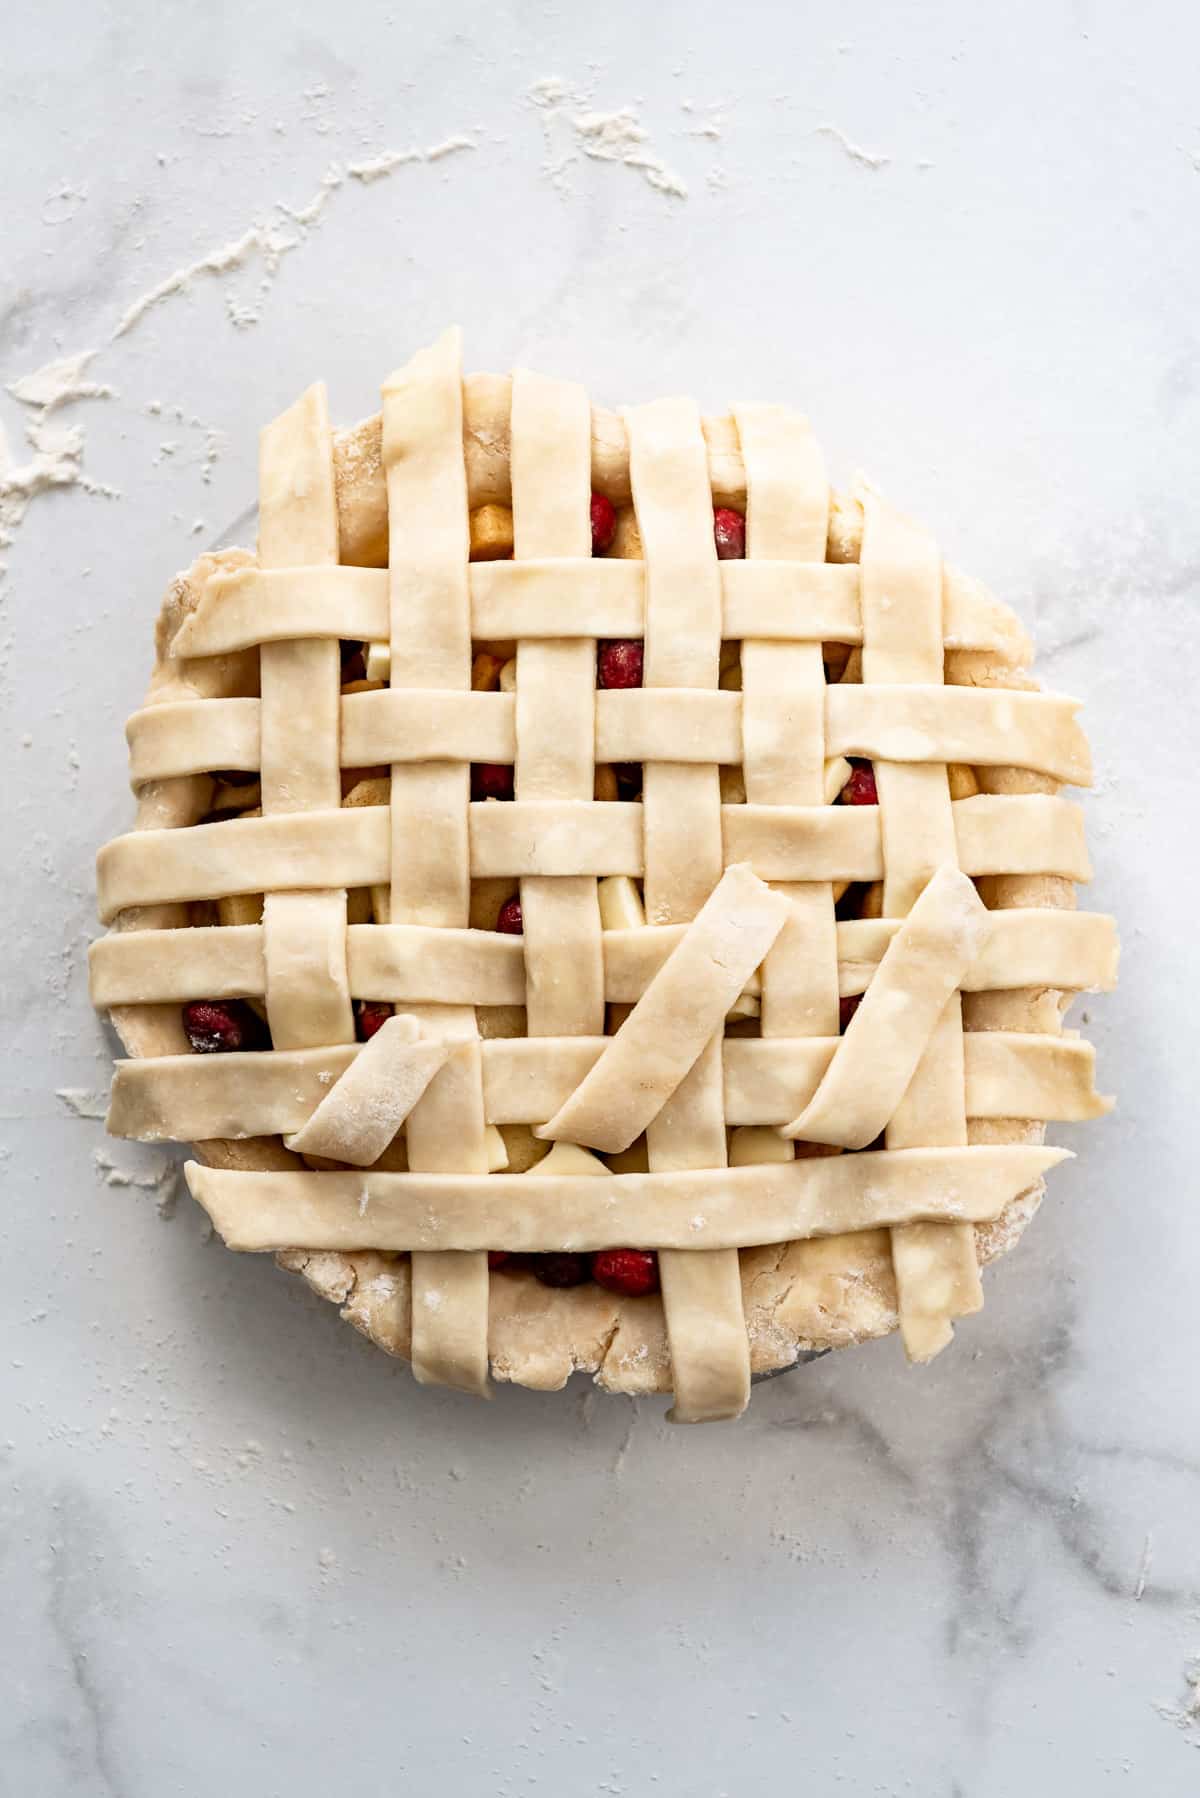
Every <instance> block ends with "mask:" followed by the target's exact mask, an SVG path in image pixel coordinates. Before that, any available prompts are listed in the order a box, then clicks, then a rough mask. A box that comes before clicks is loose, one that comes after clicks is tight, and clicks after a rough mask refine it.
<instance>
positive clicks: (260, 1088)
mask: <svg viewBox="0 0 1200 1798" xmlns="http://www.w3.org/2000/svg"><path fill="white" fill-rule="evenodd" d="M612 1041H613V1039H612V1038H611V1037H603V1036H582V1037H522V1038H516V1039H512V1040H503V1039H502V1040H498V1041H494V1042H485V1043H484V1044H483V1045H482V1058H483V1102H484V1111H485V1114H486V1117H487V1121H488V1122H489V1123H491V1124H541V1123H544V1122H545V1121H546V1119H547V1118H549V1117H551V1116H552V1115H553V1114H554V1112H556V1111H557V1110H558V1108H559V1106H560V1105H562V1104H563V1103H564V1102H565V1101H566V1100H567V1099H568V1098H569V1097H570V1095H571V1094H572V1093H573V1092H574V1091H575V1089H576V1087H578V1086H579V1084H580V1083H581V1082H582V1081H583V1080H584V1078H585V1077H586V1076H587V1074H588V1073H589V1072H590V1071H591V1069H592V1067H593V1065H594V1064H595V1062H596V1061H597V1060H598V1058H599V1056H600V1054H601V1053H602V1051H603V1050H604V1048H605V1047H606V1046H607V1045H608V1044H609V1043H611V1042H612ZM839 1041H840V1038H838V1037H763V1038H757V1037H746V1038H738V1037H731V1038H729V1039H728V1040H727V1041H726V1042H725V1045H724V1050H723V1068H724V1096H725V1120H726V1123H728V1124H729V1125H731V1126H732V1125H737V1124H770V1125H774V1126H776V1127H778V1126H779V1125H782V1124H785V1123H787V1121H788V1119H789V1118H792V1117H794V1116H795V1114H796V1112H797V1111H798V1110H799V1108H800V1107H801V1106H802V1105H804V1104H807V1102H808V1100H809V1099H810V1098H811V1096H812V1094H813V1093H814V1092H815V1091H816V1088H817V1084H818V1082H819V1081H820V1079H821V1076H822V1075H823V1074H824V1072H825V1069H826V1068H827V1067H828V1065H829V1061H830V1058H831V1056H832V1055H833V1052H834V1050H835V1049H836V1048H837V1045H838V1042H839ZM965 1047H966V1108H967V1114H968V1116H970V1117H986V1118H992V1117H1028V1118H1035V1119H1038V1120H1040V1121H1042V1122H1046V1123H1049V1122H1058V1123H1064V1122H1065V1123H1074V1122H1078V1121H1079V1120H1081V1119H1083V1118H1088V1117H1096V1116H1099V1115H1100V1113H1101V1112H1103V1111H1106V1110H1107V1109H1108V1106H1107V1103H1106V1101H1104V1100H1103V1099H1102V1098H1100V1096H1099V1095H1098V1094H1097V1093H1096V1091H1095V1086H1094V1076H1095V1051H1094V1049H1093V1048H1092V1046H1091V1044H1090V1043H1086V1042H1083V1041H1082V1040H1081V1039H1080V1038H1078V1037H1075V1036H1070V1035H1068V1036H1061V1037H1058V1036H1038V1035H1033V1034H1030V1035H1024V1034H1021V1035H1018V1034H1016V1033H1014V1032H1008V1031H977V1032H968V1033H967V1036H966V1038H965ZM357 1053H358V1046H357V1045H356V1044H353V1043H347V1044H337V1045H335V1046H333V1047H330V1048H328V1049H289V1050H282V1049H279V1050H275V1051H274V1052H273V1053H271V1054H262V1055H253V1054H238V1055H202V1056H196V1055H170V1056H162V1057H159V1058H157V1059H145V1060H140V1061H119V1062H118V1063H117V1064H116V1071H115V1073H114V1076H113V1088H112V1109H111V1111H110V1114H109V1120H108V1127H109V1129H110V1130H111V1131H112V1133H113V1135H114V1136H123V1137H129V1138H132V1139H134V1140H136V1141H139V1142H169V1141H176V1140H178V1141H181V1142H197V1141H204V1140H206V1139H208V1138H211V1137H225V1138H229V1139H231V1140H244V1139H245V1138H247V1137H253V1136H279V1135H291V1134H292V1133H293V1132H295V1131H297V1130H300V1129H302V1128H303V1126H304V1125H305V1124H306V1123H307V1122H308V1120H309V1118H310V1117H311V1116H312V1114H313V1112H314V1111H315V1110H316V1108H317V1106H318V1105H319V1104H320V1102H321V1100H322V1099H323V1098H324V1097H325V1095H326V1093H328V1092H329V1090H330V1088H331V1086H332V1085H333V1083H334V1082H335V1081H336V1080H337V1079H338V1077H339V1076H340V1075H341V1074H342V1073H344V1072H345V1070H346V1068H347V1067H349V1065H350V1063H351V1062H352V1061H353V1060H354V1058H355V1056H356V1054H357Z"/></svg>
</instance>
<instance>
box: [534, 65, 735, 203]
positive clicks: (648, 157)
mask: <svg viewBox="0 0 1200 1798" xmlns="http://www.w3.org/2000/svg"><path fill="white" fill-rule="evenodd" d="M526 97H527V98H528V100H529V101H530V103H531V104H532V105H533V106H535V107H536V108H537V109H538V111H539V112H540V113H541V114H542V133H543V136H544V137H545V140H546V161H545V163H544V164H543V172H544V173H545V174H547V175H549V177H550V179H551V181H552V182H553V183H554V185H555V186H556V187H557V188H558V189H559V191H560V192H562V193H567V192H569V191H570V189H569V187H568V185H567V183H566V171H567V169H568V168H569V167H570V165H571V164H572V163H573V162H577V161H578V159H579V154H580V153H581V152H582V154H583V155H584V156H588V157H590V158H591V159H592V161H593V162H617V163H622V164H623V165H624V166H625V167H626V168H630V169H634V170H636V171H637V173H638V174H639V175H640V176H641V177H642V179H643V180H644V181H645V182H646V183H647V184H648V185H649V186H650V187H652V188H654V189H655V191H656V192H657V193H660V194H666V195H667V196H668V197H669V198H670V199H673V200H686V199H687V197H688V190H687V185H686V183H685V182H684V180H683V178H682V177H681V176H680V175H677V174H676V173H675V171H674V169H670V168H668V167H667V165H666V163H665V162H663V160H662V158H661V157H660V156H658V155H657V154H656V153H655V152H654V150H653V149H652V148H651V147H650V143H649V133H648V132H647V131H646V129H645V127H644V126H643V124H642V122H641V120H640V119H639V117H638V115H637V113H636V112H635V110H634V108H633V107H632V106H622V107H620V108H619V109H618V110H617V111H616V112H598V111H596V110H595V109H594V108H593V107H592V105H591V101H590V99H589V98H588V96H587V95H586V94H582V93H573V92H572V91H571V89H569V88H568V87H567V85H566V83H565V82H564V81H562V80H561V79H560V78H559V77H558V76H557V75H547V76H543V78H542V79H541V80H540V81H535V82H534V83H533V85H532V86H531V87H530V88H529V90H528V94H527V96H526ZM719 129H720V128H719V126H713V127H712V129H711V131H705V133H704V135H705V136H710V135H714V134H715V135H719Z"/></svg>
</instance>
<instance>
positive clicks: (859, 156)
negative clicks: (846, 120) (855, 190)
mask: <svg viewBox="0 0 1200 1798" xmlns="http://www.w3.org/2000/svg"><path fill="white" fill-rule="evenodd" d="M813 136H814V137H831V138H832V139H833V141H834V143H835V144H838V145H840V147H841V148H842V149H843V150H844V151H845V152H846V155H847V156H848V157H849V158H850V160H851V161H852V162H861V163H862V165H863V167H864V168H868V169H884V168H886V167H887V165H888V163H889V162H891V160H892V159H891V157H890V156H887V155H884V154H882V153H880V152H878V151H875V150H864V149H863V147H862V145H861V144H856V143H855V142H854V140H853V139H852V138H849V137H847V136H846V133H845V132H844V131H843V130H841V128H840V127H839V126H837V125H817V126H815V127H814V129H813Z"/></svg>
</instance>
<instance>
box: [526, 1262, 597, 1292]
mask: <svg viewBox="0 0 1200 1798" xmlns="http://www.w3.org/2000/svg"><path fill="white" fill-rule="evenodd" d="M533 1271H534V1273H535V1274H536V1275H537V1277H538V1279H539V1280H540V1281H541V1282H542V1285H543V1286H582V1285H583V1283H584V1281H585V1280H586V1279H587V1278H588V1274H589V1269H588V1258H587V1256H586V1255H539V1256H538V1257H537V1259H536V1262H535V1265H534V1270H533Z"/></svg>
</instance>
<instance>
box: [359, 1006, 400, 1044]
mask: <svg viewBox="0 0 1200 1798" xmlns="http://www.w3.org/2000/svg"><path fill="white" fill-rule="evenodd" d="M391 1015H392V1008H391V1006H390V1005H383V1004H380V1003H377V1002H376V1001H375V1000H374V999H359V1000H358V1001H357V1002H356V1003H355V1006H354V1032H355V1035H356V1036H357V1037H358V1040H359V1042H360V1043H369V1042H370V1040H371V1038H372V1037H373V1036H374V1034H375V1032H376V1031H377V1030H382V1029H383V1026H384V1025H385V1024H386V1023H387V1021H388V1019H389V1018H390V1017H391Z"/></svg>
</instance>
